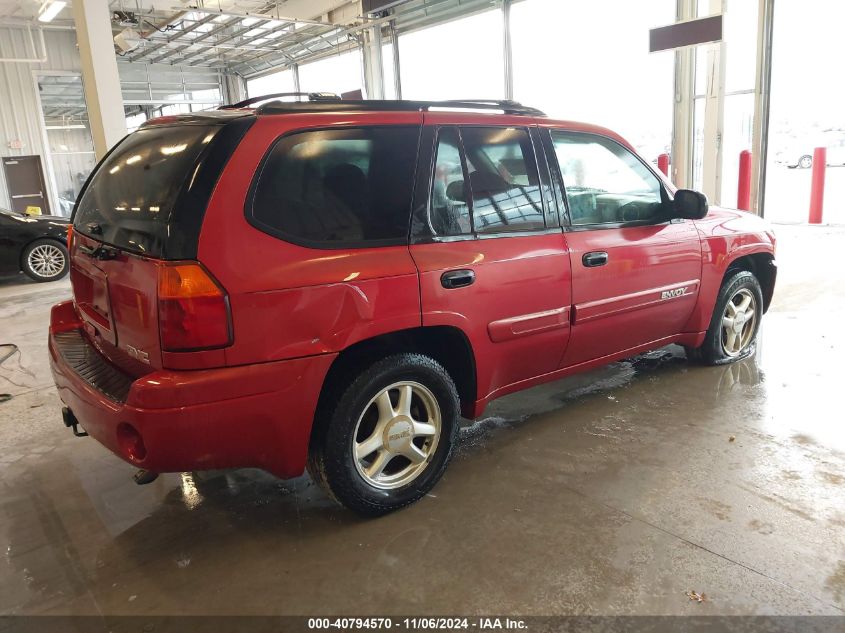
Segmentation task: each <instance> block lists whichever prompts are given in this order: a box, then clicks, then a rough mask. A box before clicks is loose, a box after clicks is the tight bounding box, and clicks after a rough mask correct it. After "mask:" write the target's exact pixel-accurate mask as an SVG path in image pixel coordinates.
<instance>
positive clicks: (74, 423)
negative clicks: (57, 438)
mask: <svg viewBox="0 0 845 633" xmlns="http://www.w3.org/2000/svg"><path fill="white" fill-rule="evenodd" d="M62 420H64V422H65V426H66V427H67V428H69V429H71V430H73V434H74V435H75V436H76V437H88V434H87V433H86V432H85V431H80V430H79V429H78V427H79V420H77V419H76V416H75V415H73V411H71V410H70V409H68V408H67V407H62Z"/></svg>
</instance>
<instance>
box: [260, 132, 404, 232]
mask: <svg viewBox="0 0 845 633" xmlns="http://www.w3.org/2000/svg"><path fill="white" fill-rule="evenodd" d="M419 133H420V128H419V127H418V126H414V127H405V126H401V127H400V126H396V127H360V128H344V129H335V130H310V131H302V132H296V133H293V134H289V135H286V136H283V137H281V138H280V139H279V140H278V141H276V143H275V145H274V146H273V148H272V149H271V150H270V152H269V153H268V155H267V156H266V158H265V159H264V161H263V164H262V166H261V168H260V171H259V175H258V178H257V179H256V181H255V182H254V184H253V191H252V195H251V196H250V202H249V203H248V204H247V217H248V219H249V221H250V223H251V224H253V225H254V226H255V227H256V228H258V229H260V230H262V231H264V232H266V233H269V234H271V235H274V236H276V237H280V238H282V239H284V240H286V241H290V242H293V243H297V244H301V245H304V246H311V247H317V248H320V247H324V248H332V247H349V246H355V245H361V246H378V245H389V244H397V243H404V242H405V241H406V240H407V237H408V227H409V221H410V210H411V195H412V192H413V180H414V169H415V163H416V156H417V145H418V140H419Z"/></svg>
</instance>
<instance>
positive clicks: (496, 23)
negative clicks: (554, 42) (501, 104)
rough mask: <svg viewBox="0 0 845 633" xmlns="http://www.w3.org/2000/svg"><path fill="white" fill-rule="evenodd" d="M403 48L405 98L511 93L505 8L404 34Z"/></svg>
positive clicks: (494, 96)
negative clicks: (506, 72)
mask: <svg viewBox="0 0 845 633" xmlns="http://www.w3.org/2000/svg"><path fill="white" fill-rule="evenodd" d="M527 4H531V2H528V3H527ZM519 6H521V5H515V6H514V8H513V11H515V10H516V8H517V7H519ZM547 44H548V43H547ZM399 51H400V55H401V69H400V72H401V73H402V97H403V98H404V99H432V100H440V99H503V98H504V96H505V94H504V91H505V88H504V86H505V84H504V71H503V65H504V53H503V44H502V12H501V11H500V10H494V11H486V12H484V13H479V14H478V15H473V16H470V17H468V18H463V19H461V20H455V21H454V22H447V23H446V24H441V25H438V26H434V27H431V28H427V29H423V30H420V31H414V32H411V33H408V34H406V35H400V36H399Z"/></svg>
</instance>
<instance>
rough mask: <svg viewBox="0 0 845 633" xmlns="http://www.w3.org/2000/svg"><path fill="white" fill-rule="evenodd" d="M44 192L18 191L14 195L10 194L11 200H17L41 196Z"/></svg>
mask: <svg viewBox="0 0 845 633" xmlns="http://www.w3.org/2000/svg"><path fill="white" fill-rule="evenodd" d="M43 197H44V193H43V192H41V191H39V192H38V193H20V194H18V195H16V196H12V200H18V199H20V198H43Z"/></svg>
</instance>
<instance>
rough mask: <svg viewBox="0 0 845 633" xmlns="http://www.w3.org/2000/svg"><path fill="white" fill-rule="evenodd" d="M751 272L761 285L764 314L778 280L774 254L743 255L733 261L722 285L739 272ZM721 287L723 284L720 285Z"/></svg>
mask: <svg viewBox="0 0 845 633" xmlns="http://www.w3.org/2000/svg"><path fill="white" fill-rule="evenodd" d="M741 270H744V271H747V272H750V273H751V274H752V275H754V276H755V277H756V278H757V281H758V282H759V283H760V288H761V289H762V291H763V312H764V313H765V312H766V311H768V309H769V306H770V305H771V303H772V296H773V295H774V292H775V279H776V278H777V267H776V265H775V258H774V255H772V253H769V252H758V253H750V254H748V255H741V256H739V257H737V258H735V259H733V260H731V261H730V262H729V263H728V265H727V268H725V274H724V275H723V276H722V283H724V281H725V279H727V278H728V277H729V276H730V275H732V274H733V273H736V272H738V271H741ZM720 286H721V284H720Z"/></svg>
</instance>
